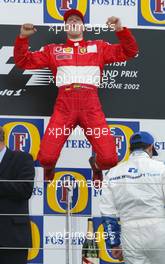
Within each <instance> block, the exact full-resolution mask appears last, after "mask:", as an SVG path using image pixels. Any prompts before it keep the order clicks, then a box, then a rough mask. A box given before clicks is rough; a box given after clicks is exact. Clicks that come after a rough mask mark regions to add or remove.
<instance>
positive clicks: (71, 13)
mask: <svg viewBox="0 0 165 264" xmlns="http://www.w3.org/2000/svg"><path fill="white" fill-rule="evenodd" d="M71 15H76V16H79V17H80V18H81V20H82V21H83V23H84V16H83V14H82V13H81V12H80V11H79V10H77V9H70V10H68V11H66V12H65V14H64V21H65V22H66V21H67V19H68V17H69V16H71Z"/></svg>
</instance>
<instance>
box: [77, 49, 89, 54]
mask: <svg viewBox="0 0 165 264" xmlns="http://www.w3.org/2000/svg"><path fill="white" fill-rule="evenodd" d="M79 53H80V54H85V53H87V48H86V47H80V48H79Z"/></svg>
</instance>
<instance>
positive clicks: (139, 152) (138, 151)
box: [130, 149, 150, 158]
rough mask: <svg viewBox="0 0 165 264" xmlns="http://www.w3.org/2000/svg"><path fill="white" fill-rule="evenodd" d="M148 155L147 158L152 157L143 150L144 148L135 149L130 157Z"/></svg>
mask: <svg viewBox="0 0 165 264" xmlns="http://www.w3.org/2000/svg"><path fill="white" fill-rule="evenodd" d="M139 156H140V157H146V158H150V156H149V154H148V153H147V152H146V151H144V150H142V149H138V150H134V151H133V152H132V153H131V154H130V158H134V157H139Z"/></svg>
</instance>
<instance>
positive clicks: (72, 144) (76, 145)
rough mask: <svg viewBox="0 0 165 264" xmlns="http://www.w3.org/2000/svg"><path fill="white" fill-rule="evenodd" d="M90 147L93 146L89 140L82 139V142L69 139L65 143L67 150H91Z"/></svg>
mask: <svg viewBox="0 0 165 264" xmlns="http://www.w3.org/2000/svg"><path fill="white" fill-rule="evenodd" d="M90 147H91V144H90V142H89V141H88V140H87V139H82V140H77V139H73V140H71V139H68V140H67V141H66V143H65V148H69V149H89V148H90Z"/></svg>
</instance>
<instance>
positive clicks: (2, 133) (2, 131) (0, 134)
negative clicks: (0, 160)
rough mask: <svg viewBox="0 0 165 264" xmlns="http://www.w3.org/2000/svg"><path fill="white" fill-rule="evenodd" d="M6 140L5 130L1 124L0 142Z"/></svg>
mask: <svg viewBox="0 0 165 264" xmlns="http://www.w3.org/2000/svg"><path fill="white" fill-rule="evenodd" d="M4 141H5V132H4V130H3V128H2V127H1V126H0V142H4Z"/></svg>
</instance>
